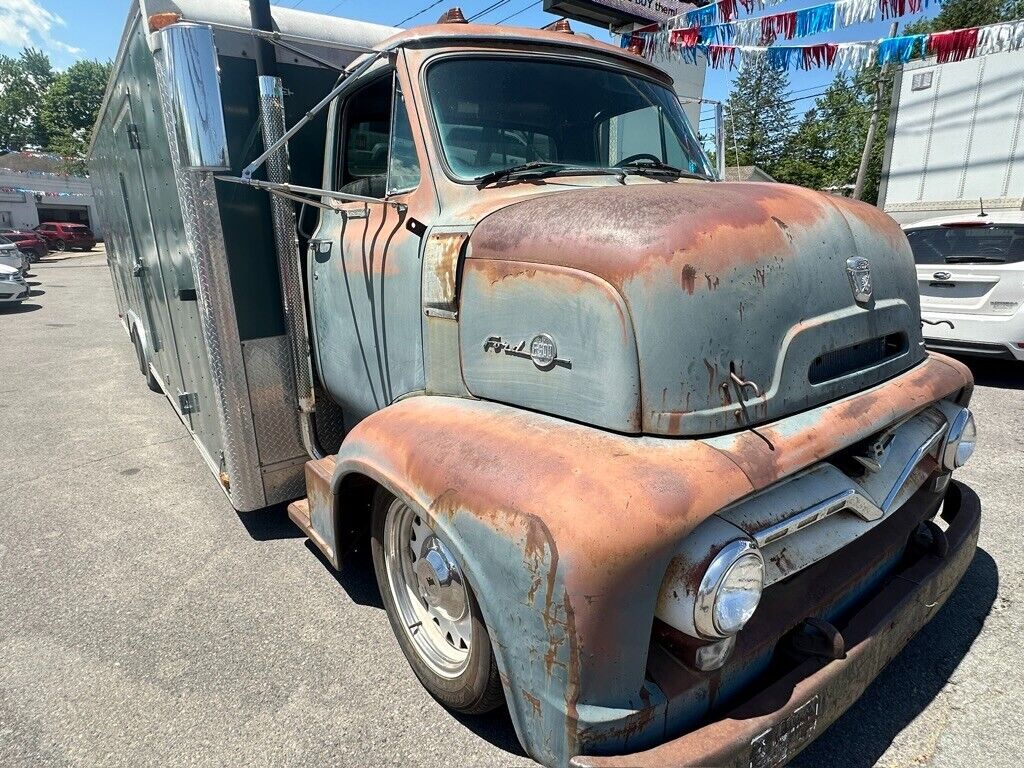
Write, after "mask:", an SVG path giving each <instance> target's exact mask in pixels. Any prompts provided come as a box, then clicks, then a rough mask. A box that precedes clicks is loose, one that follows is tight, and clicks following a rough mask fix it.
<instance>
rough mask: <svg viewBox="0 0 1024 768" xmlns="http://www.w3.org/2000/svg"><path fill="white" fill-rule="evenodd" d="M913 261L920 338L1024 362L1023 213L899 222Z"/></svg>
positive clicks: (960, 350)
mask: <svg viewBox="0 0 1024 768" xmlns="http://www.w3.org/2000/svg"><path fill="white" fill-rule="evenodd" d="M904 230H905V231H906V233H907V238H908V239H909V240H910V247H911V248H912V249H913V251H914V261H915V262H916V264H917V282H918V287H919V289H920V291H921V318H922V320H923V321H924V326H923V329H922V330H923V332H924V340H925V344H926V345H927V346H928V347H930V348H932V349H936V350H939V351H942V352H953V353H958V354H963V355H977V356H981V357H992V358H1001V359H1004V360H1020V361H1024V211H997V212H993V213H987V214H984V215H979V214H972V213H964V214H963V215H960V216H947V217H943V218H940V219H928V220H927V221H919V222H916V223H914V224H909V225H906V226H905V227H904Z"/></svg>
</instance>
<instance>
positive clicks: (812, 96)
mask: <svg viewBox="0 0 1024 768" xmlns="http://www.w3.org/2000/svg"><path fill="white" fill-rule="evenodd" d="M814 87H815V88H820V87H821V86H819V85H816V86H814ZM804 90H808V89H806V88H805V89H804ZM826 93H828V88H826V89H825V90H824V91H819V92H818V93H809V94H807V95H806V96H799V97H797V98H795V99H786V100H785V101H783V102H782V103H783V104H796V102H798V101H806V100H807V99H816V98H818V97H819V96H824V95H825V94H826ZM736 112H737V113H738V114H740V115H745V114H749V112H748V111H747V110H739V109H738V110H736ZM714 119H715V118H714V116H713V115H710V116H708V117H702V118H701V119H700V121H701V122H702V123H703V122H706V121H708V120H714Z"/></svg>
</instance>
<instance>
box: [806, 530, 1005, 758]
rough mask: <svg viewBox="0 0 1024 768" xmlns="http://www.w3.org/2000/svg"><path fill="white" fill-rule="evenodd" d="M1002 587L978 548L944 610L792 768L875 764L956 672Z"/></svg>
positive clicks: (986, 556) (994, 569)
mask: <svg viewBox="0 0 1024 768" xmlns="http://www.w3.org/2000/svg"><path fill="white" fill-rule="evenodd" d="M998 586H999V570H998V568H997V567H996V562H995V560H993V559H992V557H991V555H989V554H988V552H986V551H985V550H983V549H979V550H978V551H977V552H976V553H975V555H974V559H973V560H972V561H971V565H970V567H968V569H967V572H966V573H965V574H964V578H963V580H962V581H961V582H960V585H959V586H958V587H957V588H956V590H955V591H954V592H953V594H952V595H951V596H950V598H949V600H948V601H947V602H946V604H945V605H944V606H943V607H942V610H940V611H939V612H938V613H937V614H936V615H935V618H934V619H932V620H931V622H929V623H928V624H927V625H926V626H925V627H924V628H923V629H922V630H921V631H920V632H919V633H918V634H917V635H916V636H915V637H914V638H913V639H912V640H911V641H910V642H909V643H908V644H907V646H906V648H904V649H903V651H902V652H901V653H900V655H899V656H897V657H896V658H895V659H893V660H892V661H891V662H890V663H889V666H888V667H886V668H885V669H884V670H882V672H881V674H880V675H879V676H878V678H877V679H876V680H875V682H874V683H872V684H871V686H870V687H869V688H868V689H867V691H865V692H864V695H863V696H862V697H861V698H860V699H859V700H858V701H857V703H855V704H854V705H853V706H852V707H850V709H848V710H847V711H846V714H844V715H843V716H842V717H840V718H839V719H838V720H836V722H835V723H833V724H832V726H831V727H830V728H829V729H828V730H827V731H825V733H823V734H822V735H821V736H820V737H819V738H818V739H817V740H816V741H814V742H813V743H811V745H810V746H809V747H807V749H805V750H804V751H803V752H801V753H800V756H799V757H797V759H796V760H794V761H793V762H792V763H791V764H790V765H791V766H793V768H817V766H822V765H827V766H829V768H869V767H870V766H874V765H875V764H876V763H877V762H878V760H879V758H880V757H881V756H882V754H883V753H884V752H885V750H886V749H888V748H889V745H890V744H892V742H893V740H894V739H895V738H896V737H897V736H898V735H899V733H900V732H901V731H902V730H903V729H904V728H906V727H907V725H909V724H910V722H911V721H912V720H914V718H916V717H917V716H918V715H920V714H921V712H922V711H923V710H924V709H925V707H927V706H928V705H929V704H930V703H931V702H932V700H933V699H934V698H935V697H936V696H938V695H939V692H940V691H941V690H942V688H943V686H945V685H946V683H947V682H948V681H949V678H950V677H951V676H952V675H953V673H954V672H955V671H956V668H957V667H958V666H959V665H960V662H961V661H962V660H963V658H964V656H966V655H967V652H968V651H969V650H970V648H971V645H973V644H974V640H975V638H977V636H978V634H979V633H980V632H981V628H982V625H983V624H984V622H985V617H986V616H988V614H989V611H990V610H991V609H992V604H993V603H994V602H995V599H996V591H997V589H998Z"/></svg>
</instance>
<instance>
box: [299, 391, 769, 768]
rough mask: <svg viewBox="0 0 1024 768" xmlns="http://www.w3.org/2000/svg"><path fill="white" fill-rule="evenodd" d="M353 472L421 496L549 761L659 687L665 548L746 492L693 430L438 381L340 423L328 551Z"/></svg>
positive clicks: (731, 466) (518, 717)
mask: <svg viewBox="0 0 1024 768" xmlns="http://www.w3.org/2000/svg"><path fill="white" fill-rule="evenodd" d="M354 475H357V476H363V477H369V478H371V479H372V480H374V481H375V482H377V483H380V484H381V485H383V486H384V487H385V488H387V489H388V490H389V491H391V492H392V493H394V494H395V495H396V496H398V497H399V498H401V499H402V500H403V501H405V502H406V503H408V504H410V505H412V506H413V507H414V508H416V509H419V510H421V511H422V512H423V513H424V514H426V515H427V517H428V519H429V520H430V524H431V526H432V527H433V528H434V530H435V531H436V532H437V533H438V535H439V536H440V537H441V538H442V539H443V540H444V541H445V543H446V544H447V545H448V547H449V548H450V549H451V550H452V551H453V552H454V553H455V555H456V557H457V558H458V559H459V562H460V564H461V566H462V568H463V570H464V571H465V573H466V575H467V578H468V580H469V583H470V584H471V586H472V587H473V589H474V592H475V593H476V595H477V598H478V601H479V604H480V607H481V610H482V612H483V615H484V620H485V622H486V623H487V625H488V628H489V630H490V633H491V642H492V647H493V649H494V652H495V655H496V657H497V663H498V668H499V670H500V672H501V679H502V682H503V684H504V686H505V694H506V698H507V700H508V704H509V709H510V711H511V713H512V719H513V722H514V723H515V727H516V730H517V732H518V734H519V737H520V739H521V741H522V743H523V744H524V746H525V747H526V749H527V751H528V752H529V753H530V755H531V756H533V757H534V758H536V759H538V760H540V761H541V762H543V763H545V764H549V765H550V764H553V763H558V762H562V761H564V760H565V759H567V756H569V755H573V754H576V753H577V750H578V748H579V746H580V734H581V730H582V729H583V728H584V727H587V726H593V725H594V724H595V723H597V722H600V720H601V718H602V717H606V718H607V719H609V720H614V719H616V718H621V717H622V711H623V709H633V710H637V709H641V708H643V706H644V702H646V701H649V700H650V697H651V696H652V695H653V696H658V695H660V694H659V693H658V692H656V691H655V692H653V693H652V692H651V691H650V690H648V687H647V684H646V683H645V681H644V671H645V666H646V657H647V649H648V646H649V642H650V632H651V627H652V622H653V615H654V606H655V602H656V599H657V592H658V588H659V586H660V584H661V582H662V579H663V577H664V575H665V571H666V568H667V567H668V563H669V561H670V559H671V554H672V550H673V548H674V546H675V544H676V543H677V542H678V541H680V540H681V539H682V538H683V537H684V536H686V535H687V534H688V533H689V532H690V531H691V530H693V528H695V527H696V526H697V525H698V524H699V523H700V522H702V521H703V520H704V519H706V518H707V517H709V516H710V515H711V514H713V513H714V512H715V511H716V510H718V509H719V508H721V507H722V506H723V505H725V504H728V503H729V502H731V501H733V500H736V499H738V498H740V497H742V496H744V495H745V494H747V493H749V492H750V491H751V484H750V481H749V480H748V479H747V477H746V475H745V474H744V473H743V472H742V471H741V470H740V469H739V468H738V467H737V466H736V464H735V463H734V462H733V461H731V460H730V459H729V458H728V457H726V456H725V455H724V454H722V453H720V452H719V451H717V450H715V449H714V448H711V447H709V446H707V445H705V444H703V443H701V442H699V441H692V440H673V441H667V440H659V439H650V438H638V437H626V436H622V435H617V434H613V433H609V432H604V431H601V430H597V429H594V428H591V427H587V426H584V425H580V424H575V423H570V422H566V421H564V420H560V419H556V418H553V417H549V416H545V415H543V414H537V413H532V412H527V411H523V410H520V409H515V408H511V407H508V406H504V405H500V404H497V403H490V402H482V401H474V400H468V399H459V398H452V397H432V396H421V397H414V398H409V399H407V400H403V401H401V402H399V403H396V404H394V405H391V406H389V407H387V408H385V409H383V410H381V411H378V412H377V413H375V414H373V415H371V416H369V417H367V418H366V419H365V420H364V421H363V422H361V423H360V424H359V425H358V426H357V427H356V428H355V429H354V430H353V431H352V432H351V433H350V434H349V435H348V437H347V438H346V440H345V442H344V444H343V445H342V447H341V450H340V451H339V453H338V456H337V464H336V467H335V471H334V475H333V478H332V483H331V492H332V496H333V497H334V498H335V499H336V502H337V506H336V514H335V516H334V523H333V525H331V526H329V530H317V533H318V534H319V535H320V536H322V537H323V538H324V539H325V541H326V543H327V544H328V545H329V546H330V547H332V548H334V550H335V551H337V543H338V541H339V530H342V529H346V528H347V527H351V526H350V525H347V523H350V522H351V521H346V516H347V515H355V514H359V510H358V509H356V508H355V505H347V502H349V504H351V499H348V500H347V499H346V497H345V490H344V488H345V486H346V478H349V479H351V478H352V476H354ZM323 522H324V521H323V520H322V519H321V520H320V521H317V520H314V521H313V527H314V529H317V527H318V526H319V527H320V528H323V527H324V525H323ZM602 713H605V714H602Z"/></svg>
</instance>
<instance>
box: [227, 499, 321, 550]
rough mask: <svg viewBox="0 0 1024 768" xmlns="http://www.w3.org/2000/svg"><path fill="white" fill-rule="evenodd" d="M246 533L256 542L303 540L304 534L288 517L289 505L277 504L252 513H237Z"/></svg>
mask: <svg viewBox="0 0 1024 768" xmlns="http://www.w3.org/2000/svg"><path fill="white" fill-rule="evenodd" d="M236 514H237V515H238V519H239V520H241V521H242V525H244V526H245V530H246V532H247V533H248V534H249V535H250V536H252V538H253V539H255V540H256V541H277V540H278V539H301V538H303V537H304V536H305V535H306V534H304V533H303V532H302V531H301V530H299V527H298V526H297V525H295V523H293V522H292V521H291V518H289V517H288V505H287V504H275V505H274V506H272V507H264V508H263V509H257V510H254V511H252V512H236Z"/></svg>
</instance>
